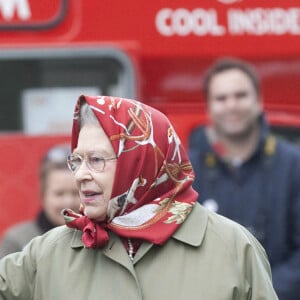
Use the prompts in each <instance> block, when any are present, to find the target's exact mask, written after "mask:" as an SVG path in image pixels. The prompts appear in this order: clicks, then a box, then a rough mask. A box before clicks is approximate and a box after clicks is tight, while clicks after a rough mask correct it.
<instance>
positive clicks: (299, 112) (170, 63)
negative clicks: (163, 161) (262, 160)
mask: <svg viewBox="0 0 300 300" xmlns="http://www.w3.org/2000/svg"><path fill="white" fill-rule="evenodd" d="M299 36H300V3H299V1H297V0H294V1H292V0H285V1H279V0H269V1H256V0H206V1H195V0H190V1H183V0H181V1H179V0H173V1H159V0H156V1H141V0H128V1H116V0H101V1H99V0H89V1H86V0H43V1H40V0H0V91H1V95H0V97H1V109H0V182H1V185H0V209H1V212H0V234H1V233H2V232H3V231H4V230H5V229H6V228H7V227H9V226H10V225H12V224H14V223H16V222H19V221H21V220H24V219H30V218H32V217H33V216H34V215H35V214H36V212H37V211H38V208H39V201H38V198H39V191H38V165H39V161H40V159H41V156H42V155H43V154H44V152H45V151H46V149H48V148H49V147H50V146H51V145H54V144H56V143H61V142H66V141H67V142H68V141H69V139H70V132H71V123H72V111H73V107H74V104H75V102H76V100H77V98H78V96H79V95H80V94H91V95H96V94H102V95H113V96H122V97H128V98H136V99H138V100H140V101H142V102H145V103H147V104H150V105H152V106H154V107H156V108H158V109H160V110H161V111H162V112H164V113H165V114H166V115H167V116H168V117H169V118H170V119H171V121H172V122H173V125H174V126H175V128H176V130H177V132H178V135H179V136H180V138H181V140H182V142H183V143H184V145H185V146H187V140H188V136H189V134H190V132H191V130H192V129H193V128H194V127H195V126H197V125H199V124H201V123H205V122H207V117H206V115H205V112H204V108H205V103H204V100H203V96H202V93H201V92H202V90H201V89H202V80H203V75H204V71H205V70H206V69H207V67H208V66H209V65H210V64H211V63H212V62H213V61H214V60H215V59H216V58H219V57H222V56H234V57H239V58H242V59H246V60H248V61H249V62H251V63H253V64H254V66H255V67H256V69H257V71H258V74H259V76H260V77H261V80H262V90H263V95H264V106H265V109H266V114H267V118H268V120H269V121H270V123H271V125H272V130H273V132H274V133H276V134H278V135H280V136H283V137H285V138H287V139H290V140H292V141H294V142H296V143H298V142H300V118H299V116H300V102H299V99H298V97H299V95H300V84H299V82H300V37H299Z"/></svg>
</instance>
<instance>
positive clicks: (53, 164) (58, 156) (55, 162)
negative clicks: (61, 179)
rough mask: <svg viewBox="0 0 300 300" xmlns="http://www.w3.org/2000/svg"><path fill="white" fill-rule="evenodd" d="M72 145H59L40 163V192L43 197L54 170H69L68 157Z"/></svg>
mask: <svg viewBox="0 0 300 300" xmlns="http://www.w3.org/2000/svg"><path fill="white" fill-rule="evenodd" d="M70 152H71V151H70V145H68V144H59V145H55V146H53V147H52V148H50V149H49V150H48V151H47V153H46V154H45V155H44V157H43V158H42V160H41V162H40V192H41V196H42V197H43V195H44V192H45V189H46V185H47V180H48V175H49V173H50V172H51V171H52V170H68V165H67V157H68V155H69V154H70Z"/></svg>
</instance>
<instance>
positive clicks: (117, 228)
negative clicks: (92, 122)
mask: <svg viewBox="0 0 300 300" xmlns="http://www.w3.org/2000/svg"><path fill="white" fill-rule="evenodd" d="M84 101H85V102H87V103H88V105H89V106H90V107H91V109H92V111H93V112H94V114H95V116H96V117H97V119H98V121H99V123H100V124H101V126H102V128H103V130H104V131H105V133H106V134H107V136H108V137H109V138H110V141H111V143H112V146H113V148H114V151H115V153H116V154H117V156H118V161H117V168H116V173H115V179H114V185H113V190H112V195H111V199H110V202H109V206H108V211H107V216H108V217H107V221H106V222H104V223H95V222H94V221H92V220H90V219H88V218H87V217H86V216H84V215H83V214H76V213H74V212H72V211H70V210H65V211H64V216H65V220H66V224H67V226H69V227H75V228H78V229H80V230H82V231H83V236H82V240H83V243H84V244H85V246H86V247H92V248H96V247H102V246H103V245H105V244H106V242H107V241H108V234H107V230H111V231H113V232H115V233H116V234H117V235H119V236H120V237H123V238H133V239H142V240H147V241H149V242H151V243H154V244H163V243H164V242H165V241H166V240H167V239H169V238H170V236H171V235H172V234H173V233H174V232H175V231H176V230H177V228H178V227H179V226H180V224H181V223H182V222H184V220H185V219H186V217H187V216H188V214H189V213H190V212H191V210H192V208H193V205H194V203H195V202H196V199H197V193H196V192H195V191H194V190H193V189H192V186H191V185H192V182H193V180H194V172H193V170H192V166H191V163H190V161H189V159H188V157H187V155H186V152H185V151H184V149H183V146H182V144H181V142H180V140H179V138H178V136H177V134H176V132H175V130H174V128H173V127H172V125H171V124H170V122H169V120H168V119H167V118H166V116H165V115H163V114H162V113H160V112H159V111H157V110H155V109H154V108H151V107H149V106H147V105H145V104H142V103H140V102H138V101H135V100H130V99H123V98H115V97H106V96H99V97H90V96H81V97H80V98H79V100H78V102H77V105H76V107H75V113H74V121H73V130H72V150H73V149H74V148H76V146H77V141H78V134H79V127H78V115H79V109H80V105H81V104H82V103H83V102H84Z"/></svg>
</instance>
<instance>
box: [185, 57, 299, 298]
mask: <svg viewBox="0 0 300 300" xmlns="http://www.w3.org/2000/svg"><path fill="white" fill-rule="evenodd" d="M203 91H204V96H205V99H206V101H207V112H208V115H209V119H210V123H209V125H207V126H201V127H198V128H196V129H195V130H194V131H193V132H192V134H191V136H190V140H189V152H190V153H189V154H190V159H191V162H192V164H193V167H194V170H195V174H196V179H195V182H194V188H195V189H196V190H197V191H198V192H199V202H200V203H202V204H203V205H204V206H206V207H207V208H209V209H211V210H213V211H215V212H217V213H219V214H222V215H224V216H226V217H229V218H231V219H232V220H235V221H237V222H239V223H240V224H242V225H244V226H245V227H246V228H248V229H249V230H250V231H251V232H252V233H253V234H254V235H255V236H256V238H257V239H258V240H259V241H260V242H261V243H262V245H263V246H264V248H265V250H266V252H267V254H268V256H269V260H270V263H271V266H272V273H273V281H274V287H275V290H276V291H277V293H278V296H279V299H283V300H296V299H300V150H299V148H298V147H296V146H294V145H292V144H289V143H288V142H285V141H282V140H279V139H277V138H276V137H275V136H273V135H272V134H270V131H269V128H268V124H267V122H266V120H265V117H264V113H263V103H262V95H261V90H260V82H259V79H258V77H257V74H256V73H255V71H254V69H253V67H252V66H251V65H249V64H248V63H246V62H244V61H241V60H238V59H221V60H218V61H217V62H216V63H215V64H214V65H213V66H212V67H211V68H210V69H209V70H208V72H207V74H206V77H205V79H204V85H203Z"/></svg>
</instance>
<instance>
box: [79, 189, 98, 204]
mask: <svg viewBox="0 0 300 300" xmlns="http://www.w3.org/2000/svg"><path fill="white" fill-rule="evenodd" d="M81 194H82V198H81V200H82V202H84V203H88V202H92V201H94V200H96V198H97V197H98V196H99V195H101V193H97V192H94V191H83V192H81Z"/></svg>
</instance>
